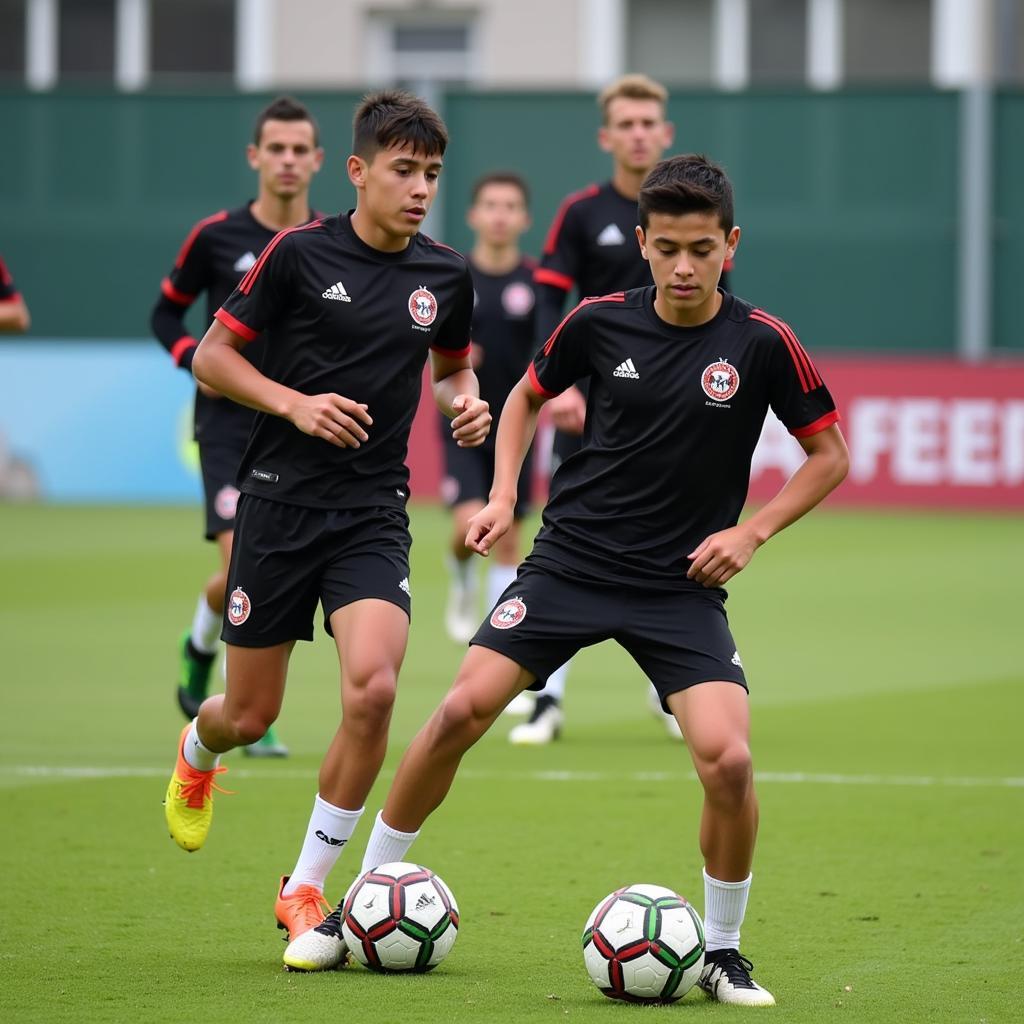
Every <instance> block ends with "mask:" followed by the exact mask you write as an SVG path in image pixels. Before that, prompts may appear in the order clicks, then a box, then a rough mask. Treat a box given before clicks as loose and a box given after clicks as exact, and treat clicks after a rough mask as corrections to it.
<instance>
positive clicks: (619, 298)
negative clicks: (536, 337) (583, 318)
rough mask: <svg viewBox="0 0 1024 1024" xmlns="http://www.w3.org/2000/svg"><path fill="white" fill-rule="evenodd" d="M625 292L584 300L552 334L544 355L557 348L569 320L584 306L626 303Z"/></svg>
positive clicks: (570, 311)
mask: <svg viewBox="0 0 1024 1024" xmlns="http://www.w3.org/2000/svg"><path fill="white" fill-rule="evenodd" d="M625 301H626V293H625V292H612V293H611V295H591V296H590V298H588V299H584V300H583V301H582V302H581V303H579V305H577V306H574V307H573V308H572V309H570V310H569V312H568V313H566V314H565V317H564V318H563V319H562V322H561V323H560V324H559V325H558V326H557V327H556V328H555V329H554V330H553V331H552V332H551V337H550V338H548V340H547V343H546V344H545V345H544V355H546V356H547V355H550V354H551V350H552V349H553V348H554V347H555V342H556V341H557V340H558V336H559V334H561V333H562V328H563V327H564V326H565V325H566V324H567V323H568V322H569V319H570V318H571V317H572V316H573V314H574V313H576V311H577V310H580V309H582V308H583V307H584V306H590V305H592V304H593V303H595V302H625Z"/></svg>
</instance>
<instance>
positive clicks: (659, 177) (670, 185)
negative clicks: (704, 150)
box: [637, 153, 735, 234]
mask: <svg viewBox="0 0 1024 1024" xmlns="http://www.w3.org/2000/svg"><path fill="white" fill-rule="evenodd" d="M637 210H638V213H639V217H640V226H641V227H642V228H643V229H644V231H646V230H647V224H648V222H649V221H650V217H651V214H652V213H666V214H669V215H670V216H673V217H678V216H681V215H682V214H686V213H717V214H718V222H719V224H721V226H722V229H723V230H724V231H725V233H726V234H729V232H730V231H732V228H733V220H734V217H735V212H734V209H733V197H732V182H730V181H729V178H728V176H727V175H726V173H725V171H723V170H722V168H721V167H719V166H718V164H716V163H713V162H712V161H711V160H709V159H708V158H707V157H706V156H703V155H701V154H697V153H687V154H685V155H683V156H672V157H669V158H668V159H667V160H662V161H661V162H660V163H658V164H656V165H655V166H654V167H653V169H652V170H651V172H650V174H648V175H647V177H646V178H644V183H643V184H642V185H641V186H640V194H639V196H638V198H637Z"/></svg>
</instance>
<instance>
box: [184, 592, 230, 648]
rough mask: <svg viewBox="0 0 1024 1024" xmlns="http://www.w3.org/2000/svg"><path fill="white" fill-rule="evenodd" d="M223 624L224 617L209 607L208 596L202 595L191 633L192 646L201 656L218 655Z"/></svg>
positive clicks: (193, 618)
mask: <svg viewBox="0 0 1024 1024" xmlns="http://www.w3.org/2000/svg"><path fill="white" fill-rule="evenodd" d="M223 624H224V617H223V616H222V615H218V614H217V612H215V611H214V610H213V609H212V608H211V607H210V606H209V604H208V603H207V601H206V594H200V595H199V602H198V604H196V613H195V615H194V616H193V617H192V631H191V632H190V633H189V637H190V638H191V640H192V646H193V647H194V648H195V649H196V650H197V651H199V652H200V653H201V654H216V653H217V641H218V640H219V639H220V630H221V626H223Z"/></svg>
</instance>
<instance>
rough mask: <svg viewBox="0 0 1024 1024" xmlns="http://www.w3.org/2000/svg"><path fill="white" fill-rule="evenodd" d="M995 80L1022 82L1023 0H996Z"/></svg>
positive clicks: (1023, 62) (1017, 83) (1023, 81)
mask: <svg viewBox="0 0 1024 1024" xmlns="http://www.w3.org/2000/svg"><path fill="white" fill-rule="evenodd" d="M995 33H996V40H995V60H996V68H995V71H996V81H998V82H1002V83H1006V84H1014V85H1020V84H1024V0H996V7H995Z"/></svg>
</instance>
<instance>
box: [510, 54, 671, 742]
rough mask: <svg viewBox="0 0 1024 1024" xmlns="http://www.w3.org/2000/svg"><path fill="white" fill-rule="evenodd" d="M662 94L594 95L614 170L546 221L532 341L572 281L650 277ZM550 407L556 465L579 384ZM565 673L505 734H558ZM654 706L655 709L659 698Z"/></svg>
mask: <svg viewBox="0 0 1024 1024" xmlns="http://www.w3.org/2000/svg"><path fill="white" fill-rule="evenodd" d="M667 101H668V92H667V91H666V89H665V87H664V86H663V85H661V84H660V83H658V82H655V81H654V80H653V79H651V78H648V77H647V76H646V75H636V74H633V75H624V76H623V77H621V78H618V79H616V80H615V81H614V82H611V83H610V84H609V85H608V86H606V87H605V88H604V89H603V90H602V91H601V93H600V95H599V96H598V99H597V103H598V106H599V107H600V109H601V127H600V128H599V129H598V133H597V141H598V145H599V146H600V147H601V149H603V150H604V151H605V152H606V153H609V154H611V158H612V176H611V179H610V180H609V181H606V182H604V184H602V185H588V186H587V187H586V188H584V189H582V190H581V191H579V192H574V193H572V194H571V195H569V196H567V197H566V199H565V200H564V201H563V202H562V204H561V206H560V207H559V209H558V212H557V213H556V215H555V219H554V221H553V222H552V224H551V227H550V229H549V231H548V236H547V240H546V241H545V243H544V252H543V255H542V257H541V262H540V266H538V267H537V270H536V272H535V273H534V281H535V283H536V286H537V332H536V343H537V345H543V344H544V342H545V341H547V339H548V338H549V337H550V336H551V333H552V331H554V329H555V328H556V327H557V326H558V323H559V321H560V320H561V319H562V316H563V315H564V311H565V304H566V299H567V298H568V295H569V293H570V292H571V291H572V290H573V289H574V288H575V290H576V292H577V294H578V296H579V297H580V298H584V297H586V296H589V295H607V294H608V293H610V292H614V291H622V290H624V289H627V288H640V287H642V286H644V285H646V284H647V283H648V282H649V281H650V272H649V270H648V268H647V264H646V263H645V262H644V259H643V256H642V255H641V253H640V249H639V247H638V246H637V244H636V235H635V232H636V200H637V195H638V193H639V191H640V185H641V183H642V182H643V180H644V178H645V177H646V176H647V173H648V172H649V171H650V169H651V168H652V167H653V166H654V165H655V164H656V163H657V162H658V161H659V160H660V159H661V157H662V154H663V153H664V152H665V150H666V149H668V148H669V146H671V145H672V140H673V137H674V132H675V129H674V128H673V126H672V124H671V123H670V122H669V121H667V120H666V118H665V104H666V103H667ZM550 412H551V420H552V422H553V424H554V426H555V437H554V443H553V446H552V458H551V463H552V468H553V469H557V468H558V466H559V465H560V464H561V463H562V462H564V461H565V460H566V459H567V458H569V456H570V455H572V454H573V453H574V452H577V451H579V449H580V435H581V434H582V432H583V425H584V419H585V414H586V396H585V394H584V391H583V390H581V388H579V387H576V386H573V387H571V388H569V389H567V390H566V391H565V393H564V394H561V395H559V396H558V398H556V399H554V400H553V401H552V402H551V408H550ZM567 674H568V665H564V666H560V667H559V668H558V669H557V671H555V672H553V673H552V674H551V677H550V678H549V679H548V683H547V686H545V687H544V689H543V690H542V691H541V692H540V693H539V694H538V695H537V702H536V704H535V705H534V707H533V710H532V713H531V715H530V718H529V719H528V720H527V721H525V722H522V723H520V724H519V725H517V726H515V728H513V729H512V731H511V733H510V734H509V739H510V740H511V741H512V742H513V743H516V744H543V743H550V742H551V741H552V740H554V739H556V738H557V737H558V735H559V733H560V731H561V728H562V724H563V722H564V711H563V708H562V701H563V698H564V696H565V684H566V677H567ZM652 696H653V693H652ZM654 707H655V708H658V704H657V701H656V700H655V703H654ZM659 714H661V712H660V708H659ZM662 718H663V720H664V722H665V725H666V728H668V730H669V732H670V734H672V735H674V736H678V735H679V733H678V729H677V727H676V721H675V719H674V718H672V716H671V715H662Z"/></svg>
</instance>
